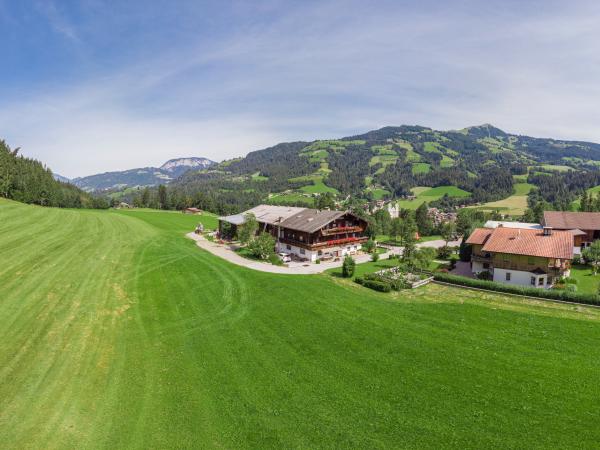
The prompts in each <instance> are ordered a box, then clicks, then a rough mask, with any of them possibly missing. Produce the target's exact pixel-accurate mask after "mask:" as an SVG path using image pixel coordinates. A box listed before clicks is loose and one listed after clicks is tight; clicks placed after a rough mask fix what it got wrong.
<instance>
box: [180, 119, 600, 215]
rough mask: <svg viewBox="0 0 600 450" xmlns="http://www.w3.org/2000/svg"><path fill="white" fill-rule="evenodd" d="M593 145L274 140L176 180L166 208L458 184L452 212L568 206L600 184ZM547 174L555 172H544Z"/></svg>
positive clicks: (481, 133)
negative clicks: (495, 205) (500, 205)
mask: <svg viewBox="0 0 600 450" xmlns="http://www.w3.org/2000/svg"><path fill="white" fill-rule="evenodd" d="M599 167H600V145H598V144H594V143H587V142H580V141H561V140H554V139H545V138H532V137H528V136H518V135H513V134H509V133H506V132H504V131H502V130H500V129H498V128H495V127H493V126H491V125H482V126H477V127H470V128H465V129H463V130H456V131H436V130H433V129H431V128H426V127H420V126H400V127H384V128H381V129H379V130H373V131H369V132H367V133H364V134H361V135H357V136H351V137H346V138H342V139H336V140H318V141H313V142H291V143H281V144H278V145H275V146H273V147H269V148H266V149H264V150H259V151H254V152H251V153H249V154H248V155H247V156H246V157H244V158H238V159H235V160H229V161H224V162H222V163H220V164H216V165H214V166H212V167H210V168H208V169H205V170H197V171H194V170H192V171H190V172H188V173H186V174H185V175H184V176H183V177H181V178H179V179H177V180H175V181H173V182H172V183H171V185H170V186H169V187H168V196H169V199H170V203H171V205H172V206H173V207H182V206H189V205H195V206H198V207H201V208H205V209H209V210H212V211H215V212H219V213H229V212H235V211H240V210H242V209H245V208H247V207H249V206H253V205H256V204H257V203H260V202H265V201H266V202H270V203H276V204H288V205H313V204H314V202H315V201H316V196H318V195H323V194H328V195H332V196H336V197H337V199H338V200H344V199H347V198H352V199H353V200H361V201H372V200H377V199H381V198H383V199H385V198H387V199H394V198H403V197H409V196H412V195H413V194H414V190H415V189H421V188H424V187H438V186H456V187H458V188H460V189H461V190H463V191H466V192H468V193H469V194H470V195H468V196H466V197H465V196H461V197H457V198H455V197H452V196H447V197H445V198H443V199H440V200H437V201H436V205H438V206H442V207H444V208H450V207H453V206H458V205H479V204H485V203H486V202H494V201H498V200H502V199H506V198H507V197H510V196H512V195H514V194H515V193H517V192H521V190H522V189H525V188H524V186H525V185H526V189H525V190H526V191H527V192H528V193H529V197H530V200H531V203H536V202H545V204H551V205H553V207H555V208H561V209H565V208H568V207H569V205H571V204H572V202H573V200H574V199H576V198H577V197H578V196H579V195H580V194H581V192H582V191H583V190H585V189H588V188H590V187H593V186H596V185H597V184H598V180H599V174H600V172H599V170H598V169H599ZM548 175H552V176H550V177H549V176H548Z"/></svg>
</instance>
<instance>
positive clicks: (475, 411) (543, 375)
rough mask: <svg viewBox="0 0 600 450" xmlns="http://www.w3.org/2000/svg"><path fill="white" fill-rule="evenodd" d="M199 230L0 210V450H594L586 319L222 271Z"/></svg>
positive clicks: (332, 281) (498, 299)
mask: <svg viewBox="0 0 600 450" xmlns="http://www.w3.org/2000/svg"><path fill="white" fill-rule="evenodd" d="M202 217H203V216H187V215H184V214H181V213H159V212H151V211H135V210H133V211H118V212H117V211H73V210H58V209H43V208H39V207H34V206H24V205H20V204H17V203H13V202H8V201H2V200H0V255H1V258H2V264H1V265H0V361H1V362H2V364H1V365H0V442H2V446H3V447H4V448H73V449H76V448H77V449H79V448H86V449H94V448H193V447H201V448H259V449H265V448H324V447H327V448H392V447H395V448H398V447H404V448H408V447H411V448H423V447H430V448H431V447H435V448H517V447H518V448H541V447H560V448H573V447H578V448H585V447H587V448H592V447H595V446H596V444H597V442H598V441H599V440H600V429H599V428H598V427H595V426H594V425H593V424H595V423H596V422H597V421H598V419H599V416H600V413H599V411H598V408H597V405H598V401H599V400H600V387H599V385H598V383H597V382H596V378H597V374H598V372H599V371H600V347H599V346H598V345H597V342H598V341H599V340H600V326H599V325H600V322H599V319H600V312H599V311H598V310H596V309H591V308H585V307H579V306H572V305H558V304H554V303H543V302H535V301H532V302H528V301H524V300H522V299H516V298H511V297H506V296H500V295H495V294H482V293H478V292H473V291H468V290H459V289H457V288H448V287H442V286H436V285H430V286H427V287H426V288H423V289H418V290H415V291H410V292H402V293H399V294H398V293H396V294H379V293H376V292H373V291H370V290H367V289H365V288H362V287H360V286H357V285H355V284H354V283H352V282H349V281H347V280H343V279H340V278H337V277H332V276H330V275H328V274H326V275H316V276H298V277H296V276H290V275H273V274H266V273H261V272H253V271H250V270H247V269H243V268H240V267H237V266H233V265H231V264H229V263H226V262H225V261H223V260H220V259H218V258H216V257H214V256H212V255H210V254H208V253H206V252H204V251H202V250H200V249H198V248H197V247H196V245H195V244H194V243H193V242H192V241H190V240H188V239H186V238H185V237H183V234H184V233H185V232H187V231H189V230H191V229H192V228H193V226H194V225H195V224H196V223H197V221H198V220H207V221H208V220H214V218H213V219H209V218H204V219H203V218H202Z"/></svg>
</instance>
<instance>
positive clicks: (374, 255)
mask: <svg viewBox="0 0 600 450" xmlns="http://www.w3.org/2000/svg"><path fill="white" fill-rule="evenodd" d="M371 261H373V262H377V261H379V253H377V250H375V251H374V252H373V253H372V254H371Z"/></svg>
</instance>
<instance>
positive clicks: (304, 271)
mask: <svg viewBox="0 0 600 450" xmlns="http://www.w3.org/2000/svg"><path fill="white" fill-rule="evenodd" d="M186 236H187V237H188V238H190V239H192V240H194V241H196V245H198V247H200V248H201V249H204V250H206V251H207V252H210V253H212V254H213V255H216V256H218V257H220V258H223V259H225V260H227V261H229V262H230V263H233V264H236V265H238V266H242V267H247V268H248V269H253V270H259V271H261V272H269V273H287V274H290V275H310V274H315V273H322V272H325V271H326V270H327V269H333V268H336V267H341V266H342V262H343V261H342V259H340V261H335V262H334V261H331V262H321V263H320V264H315V263H309V262H291V263H288V265H287V266H274V265H273V264H270V263H266V262H259V261H252V260H250V259H247V258H244V257H242V256H240V255H238V254H237V253H236V252H235V251H234V249H235V247H233V246H231V245H229V244H218V243H216V242H211V241H209V240H207V239H206V238H204V237H203V236H202V235H198V234H195V233H188V234H186ZM449 244H450V245H451V246H454V245H459V244H460V241H452V242H450V243H449ZM443 245H444V241H442V240H436V241H428V242H423V243H421V244H417V247H433V248H439V247H442V246H443ZM390 254H394V255H400V254H402V247H391V246H390V247H389V249H388V251H387V252H386V253H382V254H381V255H379V258H380V259H387V258H388V257H389V255H390ZM353 257H354V261H356V263H357V264H360V263H365V262H368V261H370V260H371V255H367V254H361V255H355V256H353Z"/></svg>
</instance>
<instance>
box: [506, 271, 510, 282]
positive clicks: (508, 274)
mask: <svg viewBox="0 0 600 450" xmlns="http://www.w3.org/2000/svg"><path fill="white" fill-rule="evenodd" d="M506 281H510V272H506Z"/></svg>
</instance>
